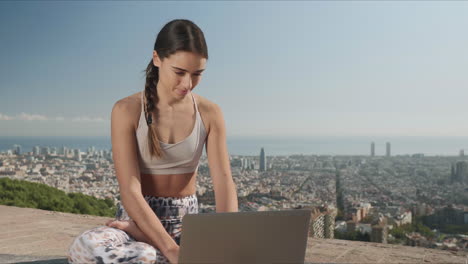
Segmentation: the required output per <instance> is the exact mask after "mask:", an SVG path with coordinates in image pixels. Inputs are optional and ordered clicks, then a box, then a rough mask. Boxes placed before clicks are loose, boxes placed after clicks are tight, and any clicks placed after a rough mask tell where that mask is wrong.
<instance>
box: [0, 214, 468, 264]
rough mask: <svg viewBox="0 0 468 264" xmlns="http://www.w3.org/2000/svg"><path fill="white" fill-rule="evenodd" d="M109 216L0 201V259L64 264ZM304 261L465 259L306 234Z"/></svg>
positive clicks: (453, 254) (433, 251)
mask: <svg viewBox="0 0 468 264" xmlns="http://www.w3.org/2000/svg"><path fill="white" fill-rule="evenodd" d="M109 219H111V218H109V217H98V216H89V215H78V214H70V213H60V212H51V211H46V210H39V209H31V208H20V207H14V206H4V205H0V226H1V228H0V263H23V264H24V263H54V264H55V263H57V264H58V263H67V259H66V257H67V250H68V247H69V246H70V244H71V242H72V241H73V238H75V237H76V236H77V235H79V234H80V233H81V232H83V231H85V230H88V229H91V228H93V227H96V226H99V225H104V223H105V222H106V221H107V220H109ZM307 244H308V245H307V251H306V260H305V261H306V263H462V264H466V263H468V254H467V253H466V252H452V251H445V250H438V249H427V248H419V247H409V246H400V245H391V244H379V243H372V242H360V241H347V240H339V239H315V238H309V240H308V243H307Z"/></svg>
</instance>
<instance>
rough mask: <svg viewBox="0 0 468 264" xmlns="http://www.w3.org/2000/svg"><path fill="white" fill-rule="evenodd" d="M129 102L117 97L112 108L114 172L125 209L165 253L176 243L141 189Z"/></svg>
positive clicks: (175, 246)
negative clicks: (117, 99)
mask: <svg viewBox="0 0 468 264" xmlns="http://www.w3.org/2000/svg"><path fill="white" fill-rule="evenodd" d="M132 113H133V112H132V111H131V106H130V105H129V102H126V101H125V99H122V100H119V101H118V102H116V103H115V105H114V107H113V108H112V114H111V140H112V155H113V160H114V166H115V173H116V176H117V180H118V182H119V189H120V197H121V201H122V203H123V206H124V208H125V210H126V211H127V213H128V215H129V216H130V218H132V219H133V220H134V221H135V223H136V224H137V225H138V227H139V228H140V229H141V230H142V231H143V233H144V234H145V235H146V236H147V237H148V238H149V240H150V241H151V245H153V246H154V247H156V248H158V249H159V250H160V251H161V252H162V253H163V254H164V255H165V256H167V255H169V254H171V253H172V252H173V251H177V250H178V248H179V246H178V245H177V243H176V242H175V241H174V240H173V239H172V238H171V236H170V235H169V234H168V233H167V231H166V230H165V228H164V226H163V225H162V224H161V222H160V221H159V219H158V217H157V216H156V214H155V213H154V212H153V210H152V209H151V207H150V206H149V205H148V203H147V202H146V201H145V198H144V197H143V194H142V192H141V179H140V168H139V164H138V156H137V142H136V136H135V125H134V123H133V122H132Z"/></svg>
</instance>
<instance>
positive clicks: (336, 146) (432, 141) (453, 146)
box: [0, 136, 468, 156]
mask: <svg viewBox="0 0 468 264" xmlns="http://www.w3.org/2000/svg"><path fill="white" fill-rule="evenodd" d="M372 141H373V142H375V153H376V155H378V156H381V155H385V144H386V142H390V144H391V155H392V156H393V155H406V154H410V155H411V154H415V153H423V154H425V155H427V156H436V155H441V156H457V155H458V154H459V152H460V150H461V149H465V150H466V152H467V155H468V137H272V136H266V137H258V136H257V137H246V136H243V137H240V136H236V137H228V138H227V146H228V152H229V154H231V155H259V153H260V149H261V148H262V147H263V148H264V149H265V153H266V155H292V154H305V155H309V154H312V155H369V154H370V144H371V142H372ZM14 144H18V145H21V147H22V151H23V152H29V151H32V148H33V147H34V146H36V145H37V146H40V147H43V146H49V147H57V148H60V147H62V146H66V147H68V148H72V149H76V148H77V149H80V150H81V151H86V150H87V149H88V147H90V146H94V147H95V149H97V150H101V149H104V150H110V149H111V147H112V146H111V139H110V137H6V136H0V152H4V151H6V150H8V149H12V148H13V145H14Z"/></svg>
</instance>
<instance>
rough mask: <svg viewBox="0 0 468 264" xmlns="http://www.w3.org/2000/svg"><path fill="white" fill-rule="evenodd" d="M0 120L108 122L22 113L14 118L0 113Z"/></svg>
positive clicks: (85, 117) (86, 117) (84, 117)
mask: <svg viewBox="0 0 468 264" xmlns="http://www.w3.org/2000/svg"><path fill="white" fill-rule="evenodd" d="M0 120H23V121H33V120H41V121H49V120H55V121H72V122H107V121H109V120H106V119H104V118H101V117H88V116H78V117H73V118H65V117H63V116H57V117H48V116H45V115H39V114H28V113H24V112H22V113H21V114H19V115H16V116H14V117H13V116H8V115H6V114H2V113H0Z"/></svg>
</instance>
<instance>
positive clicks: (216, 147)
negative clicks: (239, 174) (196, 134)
mask: <svg viewBox="0 0 468 264" xmlns="http://www.w3.org/2000/svg"><path fill="white" fill-rule="evenodd" d="M209 108H210V110H209V115H210V125H209V131H208V139H207V141H206V154H207V156H208V166H209V168H210V175H211V179H212V181H213V189H214V192H215V200H216V212H237V211H238V201H237V191H236V186H235V183H234V181H233V179H232V175H231V165H230V163H229V154H228V151H227V145H226V128H225V125H224V117H223V113H222V111H221V108H220V107H219V106H218V105H217V104H215V103H210V107H209Z"/></svg>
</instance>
